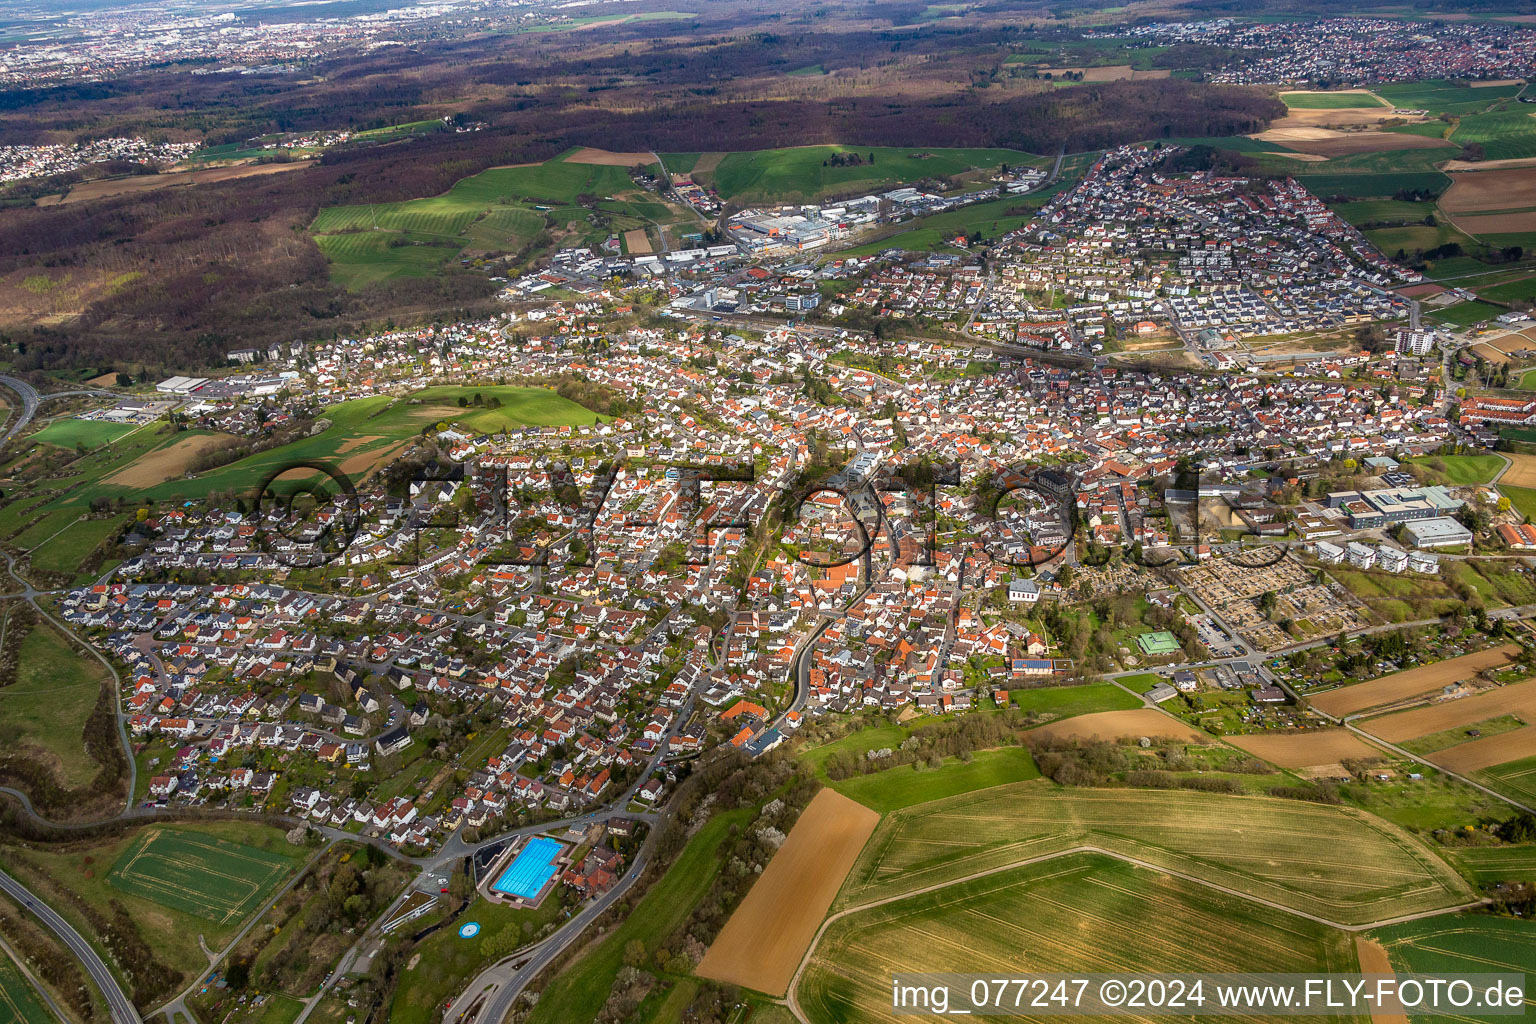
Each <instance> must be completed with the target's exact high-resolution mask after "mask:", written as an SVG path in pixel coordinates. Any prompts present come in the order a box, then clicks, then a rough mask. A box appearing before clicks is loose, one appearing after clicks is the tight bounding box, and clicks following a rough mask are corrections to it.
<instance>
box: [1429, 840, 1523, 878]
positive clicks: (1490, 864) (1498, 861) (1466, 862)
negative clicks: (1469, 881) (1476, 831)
mask: <svg viewBox="0 0 1536 1024" xmlns="http://www.w3.org/2000/svg"><path fill="white" fill-rule="evenodd" d="M1449 856H1450V857H1451V859H1452V860H1454V861H1455V862H1456V863H1457V864H1459V865H1460V866H1461V868H1462V870H1463V871H1466V872H1468V873H1469V874H1471V876H1472V878H1473V880H1474V881H1476V882H1478V883H1480V884H1481V883H1487V882H1536V845H1526V846H1468V847H1464V848H1462V847H1458V848H1454V849H1452V850H1450V851H1449Z"/></svg>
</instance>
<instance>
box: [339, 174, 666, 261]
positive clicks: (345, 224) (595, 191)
mask: <svg viewBox="0 0 1536 1024" xmlns="http://www.w3.org/2000/svg"><path fill="white" fill-rule="evenodd" d="M635 191H636V186H635V185H634V183H633V182H632V181H630V178H629V174H628V172H627V171H626V170H625V169H624V168H622V167H605V166H598V165H596V164H570V163H565V162H564V160H563V159H562V158H559V157H557V158H556V159H554V160H550V161H547V162H545V163H542V164H535V165H532V166H528V167H493V168H490V169H489V170H485V171H481V172H480V173H479V174H475V175H472V176H470V177H468V178H464V179H463V180H461V181H459V182H456V183H455V184H454V186H453V187H452V188H450V189H449V190H448V191H447V192H444V193H443V194H442V195H437V196H428V197H426V198H422V199H410V200H405V201H402V202H394V203H369V204H358V205H354V206H328V207H326V208H324V209H322V210H321V211H320V212H319V213H318V214H317V215H316V216H315V220H314V222H313V223H312V224H310V226H309V230H310V233H311V234H312V235H314V237H315V244H317V245H318V246H320V249H321V251H322V252H324V253H325V255H326V258H327V259H329V260H330V261H331V272H332V274H333V276H335V277H336V278H337V280H340V281H342V282H343V283H345V284H346V285H347V286H348V287H349V288H361V287H366V286H368V285H373V284H379V283H382V282H384V281H388V280H391V279H393V278H397V277H425V276H429V275H431V274H434V273H437V272H439V271H440V270H442V269H443V268H444V267H445V266H447V264H448V262H449V261H450V260H454V259H458V258H462V257H467V256H469V255H473V254H475V253H485V252H516V251H518V250H520V249H522V248H523V247H524V246H526V245H527V244H528V243H529V242H530V241H531V240H532V239H533V238H534V237H535V236H536V235H538V233H539V232H540V231H542V230H543V229H544V227H545V225H546V223H547V222H550V221H554V222H558V223H566V224H570V223H572V222H575V221H578V220H582V219H584V218H586V217H587V213H588V212H587V211H586V210H585V209H583V208H581V207H579V206H577V205H576V203H577V199H578V197H581V196H587V195H590V196H594V197H596V198H597V199H600V200H602V199H611V198H613V197H615V196H618V195H620V194H625V193H630V192H635ZM652 205H654V206H655V207H656V208H657V209H659V210H661V211H662V212H663V213H667V212H668V211H667V208H666V207H665V206H662V205H660V204H652ZM538 207H543V208H544V209H538ZM610 212H621V213H624V214H626V215H627V217H626V218H624V219H616V220H615V222H614V224H613V228H614V230H624V229H627V228H631V227H637V226H639V225H640V224H642V223H644V222H643V221H640V220H635V219H634V217H633V214H634V211H633V210H630V209H628V208H625V207H622V206H621V208H620V209H619V210H617V211H610ZM546 215H548V216H546Z"/></svg>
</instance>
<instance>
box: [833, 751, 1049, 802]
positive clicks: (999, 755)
mask: <svg viewBox="0 0 1536 1024" xmlns="http://www.w3.org/2000/svg"><path fill="white" fill-rule="evenodd" d="M1039 777H1040V771H1039V769H1037V768H1036V767H1035V761H1034V758H1032V757H1030V755H1029V751H1028V750H1026V749H1024V748H1023V747H1000V748H998V749H996V750H982V751H978V752H977V753H975V754H973V755H972V756H971V760H970V761H969V762H965V761H961V760H960V759H959V758H955V757H948V758H945V759H944V764H943V767H941V768H939V769H937V770H935V769H932V768H929V767H928V766H927V765H923V766H922V767H921V768H913V767H912V766H911V765H901V766H899V767H896V768H887V769H885V770H884V771H880V772H871V773H870V774H868V775H857V776H854V777H853V778H850V779H842V780H839V781H837V782H833V783H831V786H832V788H833V789H835V790H837V791H838V792H839V793H841V794H843V795H844V796H846V797H851V798H852V799H854V800H857V801H858V802H859V803H861V804H863V805H864V806H865V807H870V808H873V809H874V810H877V811H879V812H880V813H881V814H889V813H890V812H892V811H895V810H899V809H900V808H903V807H911V806H912V805H914V804H923V803H927V802H928V801H930V800H940V799H943V798H944V797H948V796H955V795H957V794H959V793H970V792H972V791H974V790H978V789H987V788H990V787H992V786H1001V785H1004V784H1006V783H1010V782H1024V781H1026V780H1028V779H1037V778H1039Z"/></svg>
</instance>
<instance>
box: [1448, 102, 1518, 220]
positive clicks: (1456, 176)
mask: <svg viewBox="0 0 1536 1024" xmlns="http://www.w3.org/2000/svg"><path fill="white" fill-rule="evenodd" d="M1532 124H1533V126H1536V121H1532ZM1451 182H1452V184H1451V187H1450V188H1449V189H1448V190H1447V191H1446V193H1445V194H1444V195H1443V196H1441V197H1440V200H1439V203H1440V208H1441V209H1442V210H1444V211H1445V212H1446V213H1450V214H1461V213H1475V212H1477V211H1479V210H1517V209H1520V208H1522V207H1527V206H1536V175H1532V174H1531V170H1530V168H1528V167H1506V168H1498V169H1494V170H1487V171H1457V172H1454V173H1453V174H1452V175H1451Z"/></svg>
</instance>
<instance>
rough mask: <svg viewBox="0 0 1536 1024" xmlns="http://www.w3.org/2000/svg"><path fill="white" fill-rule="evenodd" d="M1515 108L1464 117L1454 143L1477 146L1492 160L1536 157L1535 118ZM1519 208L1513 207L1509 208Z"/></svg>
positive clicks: (1453, 133)
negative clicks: (1475, 144) (1474, 144)
mask: <svg viewBox="0 0 1536 1024" xmlns="http://www.w3.org/2000/svg"><path fill="white" fill-rule="evenodd" d="M1515 106H1516V107H1517V108H1518V109H1512V110H1494V111H1489V112H1487V113H1478V114H1465V115H1463V116H1462V117H1461V119H1460V120H1459V121H1458V122H1457V124H1456V130H1455V131H1453V132H1452V133H1451V141H1452V142H1453V143H1455V144H1456V145H1458V146H1465V145H1468V144H1470V143H1477V144H1478V145H1480V146H1482V147H1483V151H1484V153H1485V155H1486V158H1487V159H1489V160H1519V159H1523V158H1525V157H1532V156H1536V118H1533V117H1532V116H1531V114H1530V111H1529V110H1528V108H1525V107H1522V106H1520V105H1519V104H1515ZM1495 173H1497V172H1495ZM1516 205H1518V204H1515V203H1510V204H1509V205H1508V207H1506V208H1513V207H1514V206H1516Z"/></svg>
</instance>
